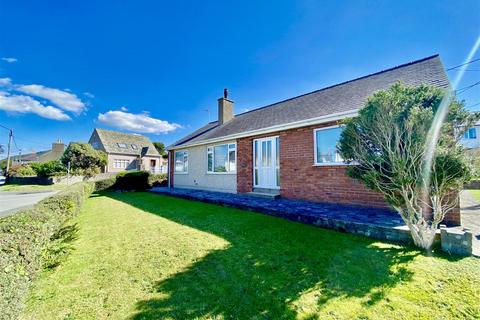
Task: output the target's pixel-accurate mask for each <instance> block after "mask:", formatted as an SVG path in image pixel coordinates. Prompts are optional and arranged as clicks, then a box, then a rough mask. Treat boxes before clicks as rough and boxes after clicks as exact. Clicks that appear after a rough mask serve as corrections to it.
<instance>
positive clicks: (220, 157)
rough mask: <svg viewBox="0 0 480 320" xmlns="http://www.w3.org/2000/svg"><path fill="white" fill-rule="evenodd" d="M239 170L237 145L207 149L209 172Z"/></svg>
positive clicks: (224, 145)
mask: <svg viewBox="0 0 480 320" xmlns="http://www.w3.org/2000/svg"><path fill="white" fill-rule="evenodd" d="M236 170H237V145H236V144H235V143H230V144H221V145H218V146H212V147H208V148H207V172H210V173H214V172H217V173H221V172H235V171H236Z"/></svg>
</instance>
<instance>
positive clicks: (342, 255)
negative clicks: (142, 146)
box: [23, 193, 480, 319]
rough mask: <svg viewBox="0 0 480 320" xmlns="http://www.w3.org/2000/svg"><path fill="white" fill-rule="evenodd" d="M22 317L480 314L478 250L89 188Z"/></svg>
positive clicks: (439, 316) (419, 316)
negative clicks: (91, 192) (426, 250)
mask: <svg viewBox="0 0 480 320" xmlns="http://www.w3.org/2000/svg"><path fill="white" fill-rule="evenodd" d="M70 229H71V230H76V231H75V233H74V234H72V237H71V238H73V239H74V240H73V242H72V243H71V246H72V248H73V250H72V251H71V252H70V254H69V256H68V257H67V258H66V259H65V260H64V261H63V262H62V263H61V264H60V265H59V266H58V267H56V268H55V269H53V270H49V271H45V272H44V273H43V274H42V276H41V277H40V279H38V280H37V281H36V283H35V286H34V288H33V290H32V293H31V295H30V297H29V299H28V301H27V309H26V312H25V314H24V316H23V318H26V319H106V318H109V319H352V318H360V319H432V318H436V319H449V318H468V319H471V318H479V317H480V303H479V301H480V259H476V258H464V259H456V258H448V257H447V256H443V255H434V256H425V255H422V254H420V253H419V252H418V251H416V250H413V249H411V248H404V247H401V246H396V245H391V244H385V243H382V242H378V241H374V240H370V239H367V238H362V237H358V236H354V235H349V234H343V233H338V232H334V231H329V230H323V229H319V228H315V227H311V226H306V225H302V224H298V223H293V222H289V221H286V220H282V219H278V218H273V217H268V216H265V215H261V214H255V213H251V212H245V211H241V210H236V209H229V208H223V207H219V206H215V205H209V204H204V203H199V202H192V201H187V200H181V199H176V198H170V197H165V196H158V195H153V194H148V193H122V194H119V193H106V194H101V195H97V196H93V197H92V198H90V199H89V200H88V201H87V202H86V204H85V206H84V208H83V210H82V212H81V214H80V215H79V216H78V217H77V218H76V219H75V220H74V221H73V223H72V228H70Z"/></svg>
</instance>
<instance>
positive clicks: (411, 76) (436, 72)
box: [169, 55, 449, 148]
mask: <svg viewBox="0 0 480 320" xmlns="http://www.w3.org/2000/svg"><path fill="white" fill-rule="evenodd" d="M399 81H400V82H401V83H403V84H404V85H406V86H417V85H420V84H427V85H432V86H438V87H443V88H448V87H449V81H448V77H447V75H446V73H445V70H444V68H443V65H442V62H441V61H440V57H439V56H438V55H434V56H431V57H428V58H424V59H421V60H417V61H414V62H410V63H407V64H404V65H400V66H397V67H394V68H391V69H388V70H384V71H380V72H377V73H374V74H371V75H368V76H364V77H361V78H358V79H354V80H350V81H347V82H343V83H340V84H337V85H334V86H330V87H327V88H323V89H320V90H317V91H314V92H310V93H307V94H303V95H300V96H297V97H294V98H291V99H287V100H284V101H280V102H277V103H274V104H271V105H268V106H265V107H262V108H258V109H255V110H252V111H249V112H245V113H242V114H239V115H236V116H235V118H234V119H233V120H231V121H229V122H227V123H224V124H223V125H218V123H217V122H216V121H215V122H211V123H209V124H207V125H205V126H204V127H202V128H200V129H198V130H197V131H195V132H194V133H192V134H190V135H188V136H186V137H184V138H183V139H181V140H179V141H177V142H175V143H174V144H173V145H172V146H170V147H169V148H172V147H177V146H181V145H183V144H185V145H186V144H190V143H199V142H202V141H204V140H209V139H216V138H222V137H225V136H229V135H232V134H240V133H243V132H247V131H252V130H258V129H263V128H268V127H272V126H277V125H287V124H289V123H292V122H297V121H301V120H308V119H313V118H318V117H322V116H328V115H331V114H336V113H342V112H348V111H354V110H357V109H360V108H361V107H362V106H363V105H364V103H365V102H366V100H367V98H368V97H369V96H371V95H372V94H373V93H375V92H376V91H379V90H384V89H388V88H389V87H390V86H392V85H393V84H394V83H396V82H399Z"/></svg>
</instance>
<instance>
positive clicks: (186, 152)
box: [173, 150, 190, 174]
mask: <svg viewBox="0 0 480 320" xmlns="http://www.w3.org/2000/svg"><path fill="white" fill-rule="evenodd" d="M177 152H183V155H182V157H183V168H184V169H185V154H187V170H186V171H177ZM173 158H174V159H173V173H174V174H188V162H189V160H190V159H189V155H188V150H177V151H174V153H173Z"/></svg>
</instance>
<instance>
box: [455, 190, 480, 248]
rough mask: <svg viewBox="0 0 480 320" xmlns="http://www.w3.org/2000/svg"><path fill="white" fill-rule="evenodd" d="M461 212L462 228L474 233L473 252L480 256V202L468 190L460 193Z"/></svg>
mask: <svg viewBox="0 0 480 320" xmlns="http://www.w3.org/2000/svg"><path fill="white" fill-rule="evenodd" d="M460 212H461V214H462V226H463V227H466V228H469V229H470V230H471V231H472V233H473V251H474V254H475V255H477V256H480V201H478V200H477V199H475V198H474V197H473V196H472V195H471V194H470V192H468V190H463V191H462V192H461V193H460Z"/></svg>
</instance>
